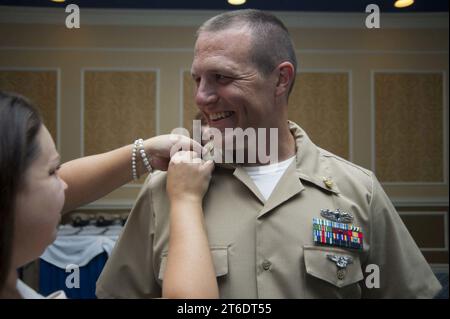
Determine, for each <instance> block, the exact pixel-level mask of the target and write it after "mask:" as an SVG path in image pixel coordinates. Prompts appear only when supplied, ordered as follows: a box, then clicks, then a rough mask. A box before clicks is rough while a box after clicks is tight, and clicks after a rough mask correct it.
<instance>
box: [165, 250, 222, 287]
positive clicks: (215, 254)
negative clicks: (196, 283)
mask: <svg viewBox="0 0 450 319" xmlns="http://www.w3.org/2000/svg"><path fill="white" fill-rule="evenodd" d="M210 251H211V256H212V259H213V264H214V269H215V271H216V276H217V277H220V276H224V275H226V274H227V273H228V247H227V246H215V247H210ZM167 254H168V252H163V253H162V256H161V266H160V267H159V274H158V279H159V280H161V281H162V280H163V278H164V272H165V270H166V265H167ZM180 271H181V269H180Z"/></svg>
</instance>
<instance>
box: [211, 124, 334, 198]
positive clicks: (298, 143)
mask: <svg viewBox="0 0 450 319" xmlns="http://www.w3.org/2000/svg"><path fill="white" fill-rule="evenodd" d="M288 125H289V130H290V132H291V134H292V136H293V137H294V139H295V149H296V164H295V166H296V172H297V174H298V176H299V178H300V179H301V180H304V181H307V182H310V183H313V184H314V185H316V186H318V187H319V188H321V189H323V190H325V191H328V192H332V193H335V194H338V193H339V188H338V186H337V185H336V182H335V180H334V178H333V176H332V174H331V171H330V169H329V166H328V164H327V161H326V158H325V157H324V156H321V149H320V148H319V147H318V146H317V145H315V144H314V143H313V142H312V141H311V139H310V138H309V137H308V135H307V134H306V132H305V131H304V130H303V129H302V128H301V127H300V126H299V125H297V124H296V123H294V122H292V121H288ZM211 143H213V142H210V143H208V145H207V146H206V147H208V146H211V147H209V158H212V157H213V155H212V151H213V144H211ZM216 165H217V166H219V167H222V168H225V169H230V170H233V171H234V170H235V169H236V168H237V167H239V166H241V165H239V164H233V163H216Z"/></svg>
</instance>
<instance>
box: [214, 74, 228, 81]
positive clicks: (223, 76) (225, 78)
mask: <svg viewBox="0 0 450 319" xmlns="http://www.w3.org/2000/svg"><path fill="white" fill-rule="evenodd" d="M216 80H217V81H221V82H226V81H231V77H229V76H226V75H222V74H216Z"/></svg>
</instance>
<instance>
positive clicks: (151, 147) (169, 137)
mask: <svg viewBox="0 0 450 319" xmlns="http://www.w3.org/2000/svg"><path fill="white" fill-rule="evenodd" d="M144 149H145V151H146V153H147V154H149V155H150V157H151V160H150V164H151V165H152V167H153V168H154V169H157V170H162V171H165V170H167V168H168V166H169V162H170V158H171V156H172V155H174V154H175V153H176V152H178V151H180V150H183V151H188V150H192V151H193V152H195V153H196V154H198V155H197V157H199V156H200V155H201V154H202V150H203V148H202V146H201V145H200V144H199V143H197V142H196V141H194V140H192V139H190V138H189V137H186V136H184V135H179V134H166V135H159V136H155V137H152V138H149V139H147V140H145V141H144Z"/></svg>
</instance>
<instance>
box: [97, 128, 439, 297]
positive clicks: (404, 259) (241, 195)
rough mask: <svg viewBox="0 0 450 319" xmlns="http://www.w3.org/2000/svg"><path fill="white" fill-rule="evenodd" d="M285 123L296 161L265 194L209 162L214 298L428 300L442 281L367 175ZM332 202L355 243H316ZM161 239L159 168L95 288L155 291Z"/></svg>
mask: <svg viewBox="0 0 450 319" xmlns="http://www.w3.org/2000/svg"><path fill="white" fill-rule="evenodd" d="M289 125H290V129H291V132H292V134H293V136H294V137H295V140H296V148H297V154H296V161H295V162H293V163H292V164H291V165H290V166H289V167H288V169H287V170H286V172H285V173H284V175H283V176H282V177H281V179H280V181H279V182H278V184H277V185H276V187H275V189H274V191H273V193H272V194H271V196H270V197H269V199H268V200H267V201H266V200H265V199H264V197H263V196H262V195H261V193H260V192H259V190H258V188H257V187H256V185H255V184H254V183H253V181H252V180H251V178H250V177H249V176H248V175H247V173H246V172H245V170H244V169H243V168H242V167H239V166H237V167H231V168H230V167H226V166H220V165H216V168H215V171H214V173H213V177H212V180H211V184H210V187H209V190H208V193H207V194H206V195H205V198H204V201H203V207H204V215H205V223H206V229H207V233H208V238H209V244H210V247H211V253H212V257H213V261H214V266H215V271H216V275H217V279H218V284H219V290H220V296H221V297H222V298H416V297H421V298H431V297H433V296H434V295H435V294H436V293H438V292H439V290H440V288H441V286H440V284H439V282H438V281H437V279H436V278H435V276H434V274H433V272H432V271H431V269H430V267H429V265H428V264H427V262H426V260H425V259H424V257H423V255H422V254H421V252H420V250H419V248H418V247H417V246H416V244H415V242H414V240H413V239H412V237H411V236H410V234H409V233H408V231H407V229H406V227H405V225H404V224H403V222H402V221H401V219H400V217H399V215H398V213H397V212H396V210H395V208H394V207H393V205H392V203H391V201H390V200H389V198H388V197H387V195H386V194H385V192H384V191H383V189H382V188H381V185H380V183H379V182H378V181H377V179H376V178H375V176H374V174H373V173H371V172H370V171H368V170H366V169H363V168H361V167H359V166H357V165H355V164H352V163H350V162H348V161H346V160H344V159H342V158H340V157H338V156H336V155H333V154H331V153H329V152H327V151H325V150H322V149H320V148H319V147H317V146H316V145H314V144H313V143H312V142H311V140H310V139H309V138H308V136H307V135H306V133H305V132H304V131H303V130H302V129H301V128H300V127H299V126H297V125H296V124H295V123H292V122H290V123H289ZM324 177H326V179H325V180H324ZM338 208H339V209H341V210H342V211H344V212H349V213H351V214H352V215H353V221H352V224H353V225H354V226H357V227H360V229H361V231H362V233H363V247H362V249H353V248H342V247H337V246H334V245H330V244H329V245H323V244H322V245H319V244H316V243H315V242H314V240H313V218H321V219H324V218H323V217H322V216H321V215H320V211H321V209H330V210H332V211H334V210H336V209H338ZM168 239H169V200H168V198H167V195H166V173H163V172H157V173H155V174H153V175H152V176H150V177H149V178H148V179H147V181H146V183H145V185H144V186H143V187H142V190H141V192H140V194H139V197H138V199H137V201H136V203H135V205H134V207H133V210H132V212H131V214H130V216H129V219H128V221H127V223H126V226H125V228H124V231H123V233H122V235H121V236H120V238H119V240H118V242H117V245H116V247H115V249H114V251H113V253H112V255H111V257H110V258H109V260H108V262H107V264H106V266H105V268H104V270H103V272H102V274H101V276H100V278H99V280H98V282H97V296H98V297H100V298H151V297H161V287H162V280H163V278H164V270H165V266H166V259H167V251H168ZM328 255H330V256H338V257H339V256H341V257H342V256H343V257H351V260H352V262H351V263H349V264H348V265H346V267H345V268H344V269H343V273H342V272H341V275H339V273H338V270H339V269H341V268H338V267H337V264H336V262H335V261H333V260H331V259H330V258H329V257H328ZM374 265H375V266H374ZM374 267H375V268H374ZM376 267H378V270H379V272H378V274H377V271H376V270H374V269H376ZM341 270H342V269H341ZM179 271H180V272H183V265H182V264H180V265H179ZM367 282H369V284H367ZM374 286H375V287H374ZM377 286H379V288H377Z"/></svg>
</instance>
